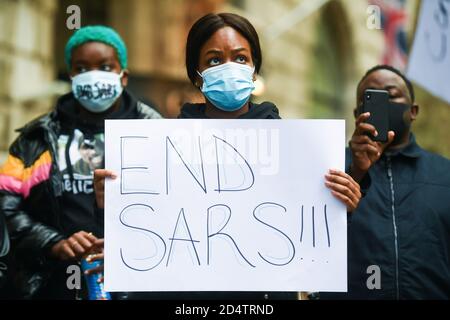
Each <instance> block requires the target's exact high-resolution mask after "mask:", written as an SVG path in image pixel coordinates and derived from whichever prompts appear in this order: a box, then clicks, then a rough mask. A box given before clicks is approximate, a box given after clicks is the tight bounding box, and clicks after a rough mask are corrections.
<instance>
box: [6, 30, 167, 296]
mask: <svg viewBox="0 0 450 320" xmlns="http://www.w3.org/2000/svg"><path fill="white" fill-rule="evenodd" d="M64 54H65V61H66V64H67V67H68V71H69V75H70V78H71V80H72V91H71V92H70V93H67V94H65V95H63V96H61V97H60V98H59V99H58V100H57V102H56V105H55V107H54V108H53V110H52V111H51V112H49V113H48V114H45V115H43V116H41V117H39V118H38V119H36V120H34V121H32V122H30V123H28V124H26V125H25V126H24V127H23V128H22V129H20V130H19V132H20V135H19V137H18V138H17V140H16V141H15V142H14V143H13V144H12V145H11V147H10V150H9V156H8V158H7V160H6V163H5V164H4V165H3V167H2V168H1V169H0V214H4V216H5V217H6V220H7V224H8V229H9V230H8V231H9V234H10V237H11V248H12V250H13V252H14V254H13V256H14V258H15V261H14V264H15V265H16V267H15V272H14V275H13V277H14V281H13V282H14V283H15V284H16V289H17V292H18V294H19V296H20V297H21V298H29V299H34V298H36V299H76V298H77V297H79V296H83V295H84V293H85V292H84V289H83V287H84V286H83V284H84V283H83V281H81V285H82V290H81V291H79V290H74V289H73V286H70V285H69V281H68V277H69V276H70V274H68V273H67V271H68V270H69V269H68V267H69V266H70V265H74V264H77V263H78V262H79V261H80V260H81V259H82V258H83V257H85V256H86V255H87V254H89V253H91V252H99V251H101V250H102V248H103V242H102V241H103V240H102V238H103V215H102V212H101V211H98V210H96V208H95V206H94V203H95V197H94V189H93V170H94V169H95V168H93V167H89V168H88V170H79V169H77V168H78V166H76V163H77V162H79V160H80V159H82V158H83V155H82V154H81V152H80V148H78V145H79V144H80V143H81V144H82V145H84V146H89V147H90V148H92V152H93V153H96V154H101V156H103V149H104V120H105V119H157V118H161V115H160V114H159V113H158V112H157V111H155V110H154V109H153V108H151V107H149V106H147V105H145V104H144V103H142V102H140V101H138V100H137V99H136V98H134V97H133V95H132V94H131V93H130V92H129V91H128V90H127V89H126V87H127V84H128V74H129V72H128V70H127V67H128V58H127V48H126V46H125V43H124V41H123V40H122V38H121V37H120V35H119V34H118V33H117V32H116V31H115V30H113V29H112V28H109V27H106V26H100V25H98V26H86V27H83V28H81V29H79V30H77V31H76V32H75V33H73V35H72V36H71V37H70V39H69V40H68V42H67V45H66V48H65V52H64ZM97 149H98V150H97ZM95 166H96V168H97V167H102V166H104V159H103V160H101V161H100V160H98V161H96V165H95ZM89 169H90V170H89ZM75 287H76V286H75Z"/></svg>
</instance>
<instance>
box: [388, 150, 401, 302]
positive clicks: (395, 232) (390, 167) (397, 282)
mask: <svg viewBox="0 0 450 320" xmlns="http://www.w3.org/2000/svg"><path fill="white" fill-rule="evenodd" d="M386 158H387V171H388V177H389V184H390V187H391V210H392V226H393V228H394V246H395V294H396V296H395V298H396V299H397V300H399V299H400V288H399V281H398V273H399V272H398V235H397V221H396V217H395V193H394V178H393V176H392V162H391V157H390V156H387V157H386Z"/></svg>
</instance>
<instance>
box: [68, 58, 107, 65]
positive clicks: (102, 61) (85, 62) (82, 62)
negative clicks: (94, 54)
mask: <svg viewBox="0 0 450 320" xmlns="http://www.w3.org/2000/svg"><path fill="white" fill-rule="evenodd" d="M113 62H114V59H111V58H104V59H102V60H100V62H99V63H100V64H103V63H113ZM88 63H91V62H90V61H88V60H85V59H79V60H74V61H73V64H88ZM96 63H97V61H96Z"/></svg>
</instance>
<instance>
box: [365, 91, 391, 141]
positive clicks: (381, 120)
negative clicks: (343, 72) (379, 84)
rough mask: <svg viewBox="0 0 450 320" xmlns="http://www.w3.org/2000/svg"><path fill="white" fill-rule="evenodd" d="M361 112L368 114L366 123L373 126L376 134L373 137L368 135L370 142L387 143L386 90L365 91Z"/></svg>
mask: <svg viewBox="0 0 450 320" xmlns="http://www.w3.org/2000/svg"><path fill="white" fill-rule="evenodd" d="M362 112H363V113H366V112H370V117H369V119H367V121H366V122H367V123H369V124H371V125H373V126H374V127H375V129H376V130H377V132H378V135H377V136H376V137H374V136H373V135H372V134H369V133H368V136H369V137H370V139H372V141H378V142H387V141H388V131H389V92H387V91H386V90H375V89H367V90H366V91H365V92H364V99H363V106H362Z"/></svg>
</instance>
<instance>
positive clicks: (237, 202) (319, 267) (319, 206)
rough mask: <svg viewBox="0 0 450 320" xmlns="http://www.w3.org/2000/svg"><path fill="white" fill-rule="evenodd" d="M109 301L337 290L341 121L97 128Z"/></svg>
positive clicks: (342, 262) (124, 123)
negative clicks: (101, 146)
mask: <svg viewBox="0 0 450 320" xmlns="http://www.w3.org/2000/svg"><path fill="white" fill-rule="evenodd" d="M105 129H106V135H105V148H106V149H105V151H106V168H107V169H110V170H113V171H114V172H115V173H116V174H117V175H118V178H117V179H115V180H109V179H108V180H107V181H106V186H105V287H106V290H108V291H314V290H321V291H346V290H347V214H346V208H345V206H344V205H343V204H342V203H340V202H339V201H338V200H336V198H334V197H333V196H332V194H331V192H330V190H329V189H328V188H326V186H325V174H326V173H327V172H328V169H338V170H342V171H344V166H345V151H344V150H345V122H344V121H343V120H107V121H106V128H105Z"/></svg>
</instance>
